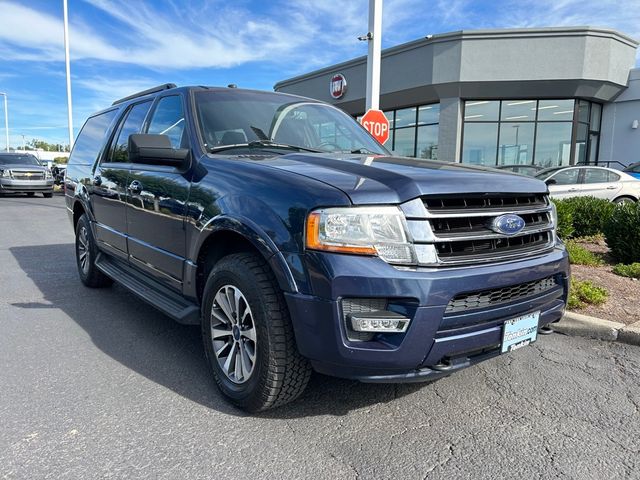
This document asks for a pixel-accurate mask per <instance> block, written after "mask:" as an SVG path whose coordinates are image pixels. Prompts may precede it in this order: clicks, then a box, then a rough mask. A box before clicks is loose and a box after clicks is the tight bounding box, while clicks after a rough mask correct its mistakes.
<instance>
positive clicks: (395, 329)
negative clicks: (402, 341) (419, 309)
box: [350, 311, 411, 333]
mask: <svg viewBox="0 0 640 480" xmlns="http://www.w3.org/2000/svg"><path fill="white" fill-rule="evenodd" d="M350 318H351V328H353V329H354V330H355V331H356V332H379V333H384V332H387V333H402V332H405V331H406V330H407V327H408V326H409V322H410V320H411V319H409V318H407V317H405V316H403V315H400V314H399V313H395V312H388V311H377V312H367V313H360V314H352V315H350Z"/></svg>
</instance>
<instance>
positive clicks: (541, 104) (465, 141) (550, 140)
mask: <svg viewBox="0 0 640 480" xmlns="http://www.w3.org/2000/svg"><path fill="white" fill-rule="evenodd" d="M601 115H602V106H601V105H600V104H597V103H593V102H589V101H586V100H574V99H562V100H535V99H521V100H517V99H516V100H501V101H499V100H468V101H466V102H465V103H464V116H463V118H464V122H463V134H462V162H463V163H470V164H475V165H489V166H492V165H532V164H535V165H540V166H542V167H553V166H560V165H570V164H575V163H596V161H597V149H598V141H599V136H600V117H601ZM574 133H575V140H574V144H573V145H572V138H574ZM572 153H573V157H572Z"/></svg>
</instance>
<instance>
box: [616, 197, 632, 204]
mask: <svg viewBox="0 0 640 480" xmlns="http://www.w3.org/2000/svg"><path fill="white" fill-rule="evenodd" d="M613 203H615V204H616V205H623V204H625V203H636V201H635V199H633V198H631V197H618V198H616V199H615V200H614V201H613Z"/></svg>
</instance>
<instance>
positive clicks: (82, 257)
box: [78, 227, 89, 274]
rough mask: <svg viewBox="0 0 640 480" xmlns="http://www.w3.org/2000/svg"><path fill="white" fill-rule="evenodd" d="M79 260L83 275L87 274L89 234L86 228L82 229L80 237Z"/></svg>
mask: <svg viewBox="0 0 640 480" xmlns="http://www.w3.org/2000/svg"><path fill="white" fill-rule="evenodd" d="M78 260H79V262H80V268H81V269H82V273H84V274H86V273H87V272H88V270H89V233H88V232H87V228H86V227H81V228H80V234H79V235H78Z"/></svg>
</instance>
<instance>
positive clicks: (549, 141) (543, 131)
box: [534, 122, 572, 168]
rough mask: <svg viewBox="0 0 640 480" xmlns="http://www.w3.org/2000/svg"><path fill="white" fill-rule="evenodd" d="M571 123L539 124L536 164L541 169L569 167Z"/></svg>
mask: <svg viewBox="0 0 640 480" xmlns="http://www.w3.org/2000/svg"><path fill="white" fill-rule="evenodd" d="M571 127H572V124H571V122H561V123H560V122H552V123H538V131H537V134H536V153H535V159H534V163H535V164H536V165H540V166H541V167H544V168H547V167H559V166H561V165H569V163H570V152H571Z"/></svg>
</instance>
